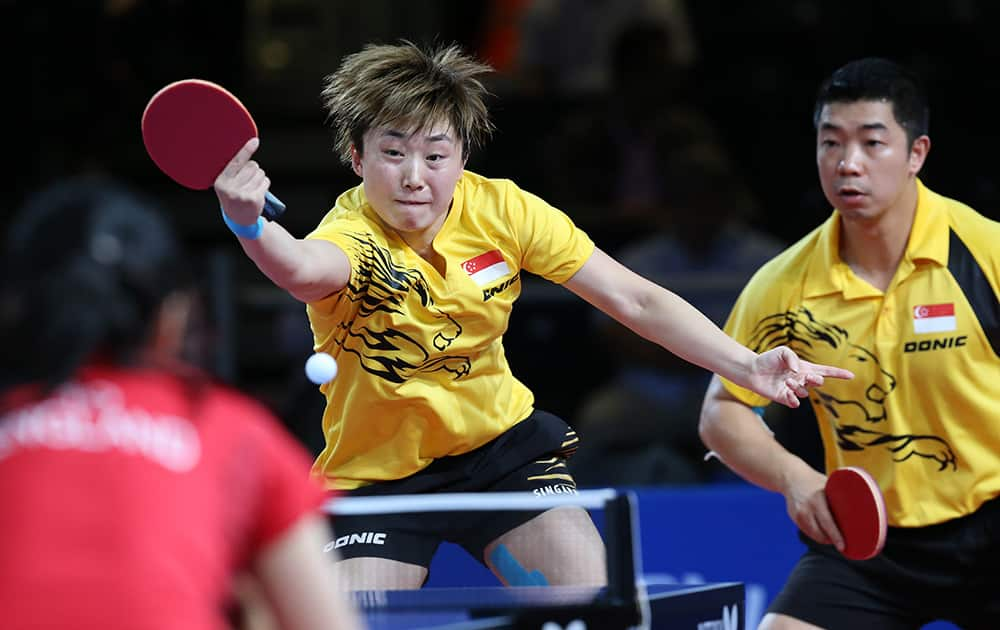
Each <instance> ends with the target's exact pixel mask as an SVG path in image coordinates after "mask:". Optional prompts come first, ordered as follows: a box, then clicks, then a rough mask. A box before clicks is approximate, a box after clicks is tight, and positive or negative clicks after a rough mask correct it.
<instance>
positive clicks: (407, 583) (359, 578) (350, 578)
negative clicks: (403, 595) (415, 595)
mask: <svg viewBox="0 0 1000 630" xmlns="http://www.w3.org/2000/svg"><path fill="white" fill-rule="evenodd" d="M333 567H334V571H335V572H336V577H337V581H338V583H339V584H340V587H341V588H343V589H344V590H348V591H365V590H379V591H382V590H397V589H414V588H420V587H421V586H423V585H424V582H425V581H426V580H427V573H428V571H427V567H423V566H420V565H417V564H408V563H406V562H400V561H398V560H389V559H388V558H346V559H341V560H337V561H336V562H334V565H333Z"/></svg>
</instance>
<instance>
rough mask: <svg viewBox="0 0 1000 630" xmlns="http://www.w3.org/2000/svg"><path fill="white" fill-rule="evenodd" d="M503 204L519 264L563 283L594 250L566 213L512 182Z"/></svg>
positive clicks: (589, 240) (588, 239)
mask: <svg viewBox="0 0 1000 630" xmlns="http://www.w3.org/2000/svg"><path fill="white" fill-rule="evenodd" d="M504 201H505V207H506V209H507V213H508V217H509V218H508V220H509V221H510V224H511V225H512V226H513V228H514V230H515V232H516V234H517V238H518V242H519V244H520V248H521V267H522V268H523V269H525V270H527V271H529V272H531V273H534V274H537V275H539V276H542V277H543V278H545V279H547V280H550V281H552V282H555V283H557V284H562V283H563V282H566V281H567V280H569V279H570V278H571V277H573V274H575V273H576V272H577V271H578V270H579V269H580V267H582V266H583V263H585V262H587V259H588V258H590V256H591V254H593V253H594V242H593V241H592V240H591V239H590V237H589V236H588V235H587V233H586V232H584V231H583V230H582V229H580V228H579V227H577V226H576V224H575V223H573V220H572V219H570V217H569V216H567V215H566V213H564V212H562V211H561V210H559V209H557V208H555V207H553V206H551V205H549V204H548V203H547V202H545V201H544V200H542V199H541V198H540V197H538V196H536V195H533V194H531V193H529V192H526V191H524V190H521V189H520V188H518V187H517V186H516V185H515V184H513V183H512V182H511V183H509V185H508V187H507V190H506V199H505V200H504Z"/></svg>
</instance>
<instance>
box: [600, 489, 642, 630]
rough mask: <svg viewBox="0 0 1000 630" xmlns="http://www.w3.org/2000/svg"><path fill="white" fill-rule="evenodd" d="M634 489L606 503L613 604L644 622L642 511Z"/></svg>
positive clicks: (606, 537)
mask: <svg viewBox="0 0 1000 630" xmlns="http://www.w3.org/2000/svg"><path fill="white" fill-rule="evenodd" d="M637 504H638V501H637V498H636V496H635V493H634V492H630V491H624V492H618V493H616V495H615V496H614V497H613V498H611V499H608V501H607V502H606V503H605V508H604V509H605V517H604V518H605V542H604V544H605V550H606V553H607V567H608V589H607V596H608V600H609V604H611V605H612V606H615V607H620V608H622V609H625V610H628V611H630V612H634V614H635V620H634V623H635V624H638V623H639V622H640V621H641V617H642V613H641V611H640V604H639V602H640V601H641V598H640V593H639V588H642V586H641V584H640V580H639V579H638V578H639V575H640V573H641V572H642V558H641V556H640V555H639V549H640V545H639V527H638V524H639V514H638V508H637Z"/></svg>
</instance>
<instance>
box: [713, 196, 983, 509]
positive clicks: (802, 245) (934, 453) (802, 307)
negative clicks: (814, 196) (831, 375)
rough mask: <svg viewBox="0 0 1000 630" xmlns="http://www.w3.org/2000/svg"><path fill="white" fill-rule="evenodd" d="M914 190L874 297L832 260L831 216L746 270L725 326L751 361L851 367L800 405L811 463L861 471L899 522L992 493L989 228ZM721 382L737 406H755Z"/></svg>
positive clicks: (835, 237)
mask: <svg viewBox="0 0 1000 630" xmlns="http://www.w3.org/2000/svg"><path fill="white" fill-rule="evenodd" d="M917 187H918V203H917V209H916V214H915V216H914V222H913V227H912V230H911V232H910V236H909V241H908V244H907V247H906V252H905V254H904V256H903V259H902V261H901V262H900V264H899V268H898V269H897V270H896V274H895V276H894V277H893V279H892V281H891V284H890V285H889V287H888V289H887V290H886V291H885V292H882V291H880V290H878V289H876V288H875V287H873V286H871V285H870V284H868V283H867V282H865V281H864V280H862V279H860V278H859V277H857V276H856V275H854V273H853V272H852V271H851V269H850V267H849V266H848V265H847V264H846V263H844V262H843V261H842V260H841V259H840V257H839V254H838V252H839V248H838V244H839V240H840V229H841V226H840V217H839V214H838V213H837V212H836V211H834V212H833V215H832V216H831V217H830V218H829V219H828V220H827V221H826V222H825V223H823V224H822V225H821V226H820V227H818V228H817V229H815V230H814V231H813V232H812V233H810V234H809V235H808V236H806V237H805V238H803V239H802V240H800V241H799V242H798V243H796V244H795V245H793V246H792V247H790V248H789V249H787V250H786V251H784V252H783V253H782V254H780V255H779V256H777V257H776V258H774V259H773V260H771V261H770V262H768V263H767V264H765V265H764V266H763V267H762V268H761V269H760V270H759V271H758V272H757V273H756V275H755V276H754V277H753V279H751V281H750V282H749V284H748V285H747V286H746V288H745V289H744V291H743V293H742V295H741V296H740V298H739V300H738V301H737V304H736V306H735V307H734V309H733V311H732V313H731V315H730V317H729V320H728V322H727V324H726V331H727V332H728V333H730V334H731V335H733V337H735V338H736V339H737V340H739V341H740V342H742V343H744V344H746V345H747V346H749V347H750V348H752V349H754V350H756V351H758V352H760V351H763V350H766V349H768V348H772V347H774V346H777V345H788V346H789V347H791V348H792V349H793V350H795V351H796V352H797V353H799V355H800V356H802V357H804V358H806V359H807V360H810V361H814V362H818V363H825V364H830V365H836V366H840V367H845V368H848V369H850V370H852V371H853V372H854V374H855V378H854V379H853V380H850V381H841V380H838V379H828V380H827V381H826V383H825V384H824V385H823V387H821V388H818V389H816V390H815V391H813V392H812V394H811V396H810V402H811V404H812V407H813V409H814V411H815V412H816V418H817V420H818V422H819V429H820V435H821V437H822V440H823V445H824V451H825V465H826V468H827V471H832V470H833V469H835V468H838V467H841V466H860V467H862V468H864V469H866V470H867V471H869V472H870V473H871V474H872V475H874V477H875V479H876V480H877V481H878V482H879V485H880V486H881V488H882V490H883V492H884V494H885V499H886V507H887V511H888V517H889V523H890V525H894V526H900V527H918V526H923V525H929V524H933V523H939V522H942V521H946V520H950V519H953V518H956V517H959V516H963V515H966V514H969V513H971V512H974V511H975V510H976V509H978V508H979V506H980V505H982V504H983V503H984V502H985V501H987V500H989V499H991V498H993V497H995V496H997V495H998V494H1000V303H998V299H997V296H998V295H1000V282H998V278H1000V246H998V244H1000V223H997V222H995V221H991V220H989V219H987V218H985V217H983V216H982V215H980V214H978V213H977V212H975V211H974V210H972V209H971V208H969V207H968V206H965V205H963V204H961V203H959V202H957V201H954V200H952V199H948V198H946V197H943V196H941V195H939V194H936V193H934V192H932V191H931V190H929V189H927V188H926V187H925V186H924V185H923V183H922V182H920V181H919V180H918V181H917ZM725 385H726V388H727V389H728V391H730V392H731V393H732V394H733V395H734V396H736V397H737V398H738V399H740V400H741V401H743V402H745V403H746V404H748V405H751V406H761V405H764V404H766V403H767V401H766V400H765V399H763V398H761V397H760V396H757V395H755V394H753V393H752V392H749V391H747V390H745V389H742V388H739V387H737V386H736V385H734V384H733V383H731V382H725Z"/></svg>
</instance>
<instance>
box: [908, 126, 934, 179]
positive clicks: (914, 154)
mask: <svg viewBox="0 0 1000 630" xmlns="http://www.w3.org/2000/svg"><path fill="white" fill-rule="evenodd" d="M930 151H931V139H930V138H929V137H927V136H920V137H919V138H917V139H916V140H914V141H913V146H911V147H910V168H909V171H910V176H915V175H916V174H917V173H919V172H920V169H921V168H923V167H924V160H926V159H927V154H928V153H930Z"/></svg>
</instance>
